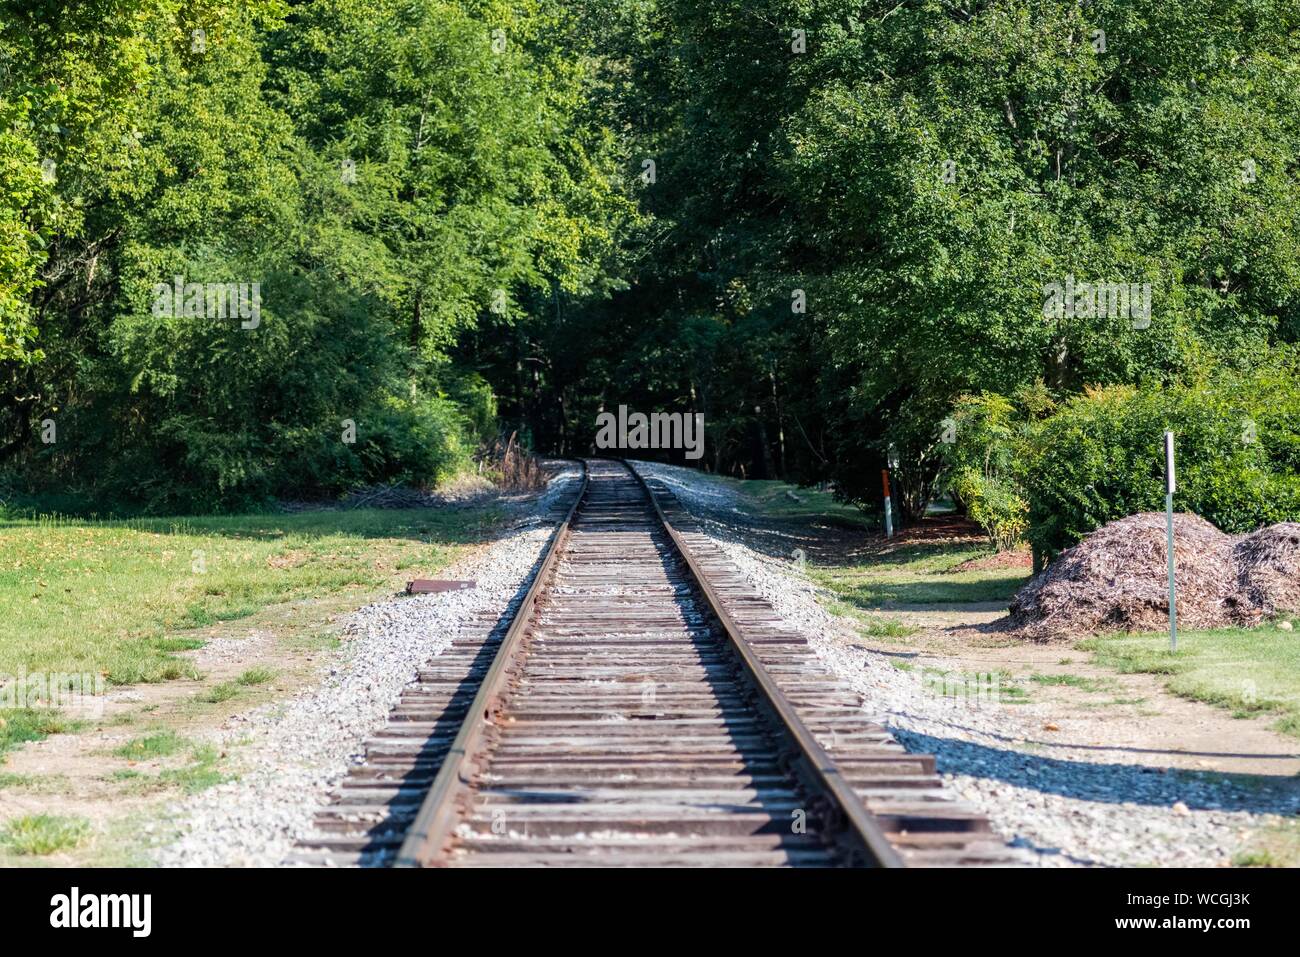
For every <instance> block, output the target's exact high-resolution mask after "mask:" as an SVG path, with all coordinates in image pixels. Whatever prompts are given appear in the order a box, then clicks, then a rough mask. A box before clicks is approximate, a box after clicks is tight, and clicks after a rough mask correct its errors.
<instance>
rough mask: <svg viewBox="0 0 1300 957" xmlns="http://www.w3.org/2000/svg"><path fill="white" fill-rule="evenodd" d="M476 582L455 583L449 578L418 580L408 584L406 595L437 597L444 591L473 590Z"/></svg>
mask: <svg viewBox="0 0 1300 957" xmlns="http://www.w3.org/2000/svg"><path fill="white" fill-rule="evenodd" d="M475 585H476V582H472V581H453V580H452V579H448V578H417V579H415V581H409V582H407V583H406V593H407V594H408V595H435V594H437V593H438V592H443V591H461V590H462V589H465V588H473V587H474V586H475Z"/></svg>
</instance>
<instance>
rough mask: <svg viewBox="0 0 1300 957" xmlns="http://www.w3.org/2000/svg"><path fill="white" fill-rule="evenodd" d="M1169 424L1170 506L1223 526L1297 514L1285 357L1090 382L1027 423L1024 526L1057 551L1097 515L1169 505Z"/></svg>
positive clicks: (1290, 377) (1299, 421)
mask: <svg viewBox="0 0 1300 957" xmlns="http://www.w3.org/2000/svg"><path fill="white" fill-rule="evenodd" d="M1166 429H1168V430H1172V431H1173V432H1174V435H1175V449H1176V454H1177V476H1178V489H1177V494H1176V495H1175V497H1174V507H1175V508H1176V509H1177V510H1179V511H1189V512H1194V513H1195V514H1197V515H1200V516H1202V517H1203V518H1205V519H1207V520H1209V521H1210V522H1213V523H1214V524H1215V525H1217V526H1218V527H1219V528H1221V529H1223V530H1224V531H1226V532H1246V531H1250V530H1253V529H1255V528H1258V527H1260V526H1261V525H1265V524H1271V523H1274V522H1280V521H1288V520H1297V519H1300V476H1298V475H1297V474H1296V473H1297V468H1296V466H1297V458H1298V454H1300V386H1298V385H1297V382H1296V379H1295V375H1294V370H1293V369H1292V368H1291V367H1290V364H1289V363H1287V364H1285V365H1283V364H1280V363H1275V365H1274V367H1272V368H1266V369H1265V370H1264V371H1262V372H1256V373H1253V374H1250V375H1236V374H1232V375H1228V374H1224V375H1220V376H1218V377H1216V378H1215V379H1213V380H1209V381H1203V382H1197V383H1194V384H1190V385H1173V386H1168V387H1163V388H1145V389H1137V388H1133V387H1130V386H1115V387H1111V388H1106V389H1097V390H1091V391H1089V392H1087V393H1086V394H1084V395H1081V396H1078V397H1076V398H1074V399H1071V400H1070V401H1068V402H1066V403H1064V404H1063V405H1062V406H1061V407H1060V408H1059V410H1057V411H1056V412H1055V414H1053V415H1051V416H1050V417H1048V418H1045V419H1043V420H1042V421H1041V422H1038V423H1035V424H1034V425H1033V426H1032V428H1031V438H1030V446H1029V448H1028V450H1027V451H1026V453H1025V454H1024V455H1022V456H1021V457H1020V459H1019V460H1018V463H1017V469H1016V470H1017V472H1018V476H1017V477H1018V480H1019V484H1020V486H1021V487H1022V488H1023V489H1024V490H1025V493H1026V497H1027V498H1028V501H1029V514H1028V522H1029V529H1028V533H1027V537H1028V539H1029V540H1030V542H1031V544H1032V545H1033V546H1034V547H1035V549H1036V550H1039V551H1041V552H1042V553H1044V554H1046V555H1048V556H1050V555H1054V554H1056V553H1058V552H1059V551H1061V550H1062V549H1064V548H1067V547H1069V546H1070V545H1073V544H1074V543H1075V542H1077V541H1078V540H1079V539H1081V538H1082V537H1083V536H1084V535H1086V534H1088V533H1089V532H1091V531H1092V530H1093V529H1095V528H1097V527H1098V526H1100V525H1102V524H1104V523H1106V522H1109V521H1113V520H1115V519H1118V518H1122V517H1124V516H1126V515H1132V514H1134V513H1135V512H1143V511H1157V510H1161V509H1163V507H1164V494H1165V493H1164V447H1163V433H1164V432H1165V430H1166Z"/></svg>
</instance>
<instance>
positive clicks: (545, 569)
mask: <svg viewBox="0 0 1300 957" xmlns="http://www.w3.org/2000/svg"><path fill="white" fill-rule="evenodd" d="M581 464H582V485H581V486H580V487H579V488H578V494H577V496H576V497H575V498H574V500H573V505H571V506H570V507H569V511H568V513H567V514H566V515H565V516H564V521H562V522H561V523H560V524H559V525H558V526H556V529H555V531H554V532H553V533H551V538H550V541H548V542H547V544H546V557H545V558H544V559H542V565H541V567H540V568H539V569H537V574H536V575H535V576H534V577H533V583H532V585H530V586H529V588H528V592H527V594H525V595H524V600H523V601H522V602H520V604H519V609H518V611H516V613H515V617H514V620H513V621H512V622H511V623H510V628H509V630H508V631H507V632H506V634H505V636H504V637H503V638H502V639H501V644H500V646H499V647H498V648H497V653H496V655H495V656H494V657H493V659H492V665H491V667H490V668H489V669H488V672H487V674H486V675H485V676H484V677H483V683H482V684H481V685H480V686H479V689H478V693H477V694H475V696H474V700H473V702H472V703H471V704H470V707H469V711H468V713H467V714H466V717H465V722H464V724H462V725H461V727H460V730H459V731H458V732H457V733H456V737H455V740H453V741H452V744H451V749H450V750H449V751H448V753H447V756H446V758H445V759H444V760H443V762H442V767H441V768H439V769H438V774H437V776H436V777H435V778H434V780H433V784H432V785H430V787H429V793H428V795H427V796H426V797H425V799H424V801H423V802H422V803H421V805H420V810H419V811H418V812H417V813H416V816H415V820H414V821H412V823H411V827H410V830H409V831H408V832H407V834H406V839H405V840H404V841H403V842H402V847H401V850H400V851H398V854H397V860H396V861H394V863H393V866H394V867H427V866H429V865H431V864H437V863H438V862H439V859H440V857H441V855H442V853H443V851H444V849H445V848H446V845H447V840H448V838H449V837H450V836H451V830H452V828H453V827H454V826H455V824H456V814H457V805H458V803H459V801H460V799H461V798H462V797H463V796H464V795H465V794H466V793H467V792H468V791H469V789H470V785H471V782H470V778H471V774H472V772H473V761H474V755H475V753H476V751H477V750H478V746H479V744H480V743H481V742H482V740H483V736H484V734H486V732H487V730H488V726H489V724H490V723H491V720H492V711H493V709H494V708H495V707H496V705H497V702H498V700H499V699H500V697H501V695H502V693H503V692H504V691H505V688H506V684H507V682H508V680H509V676H510V669H511V666H512V665H513V664H514V661H515V659H516V657H517V656H518V654H519V651H520V648H521V645H522V644H523V634H524V631H525V630H526V629H527V626H528V621H529V619H530V618H532V611H533V606H534V604H535V603H536V602H537V599H538V597H539V596H540V595H541V593H542V589H543V587H544V585H545V582H546V579H547V577H548V576H549V574H550V572H551V569H552V568H553V567H554V566H555V561H556V559H557V557H558V556H559V554H560V552H561V551H562V550H563V546H564V541H565V540H566V539H567V538H568V535H569V527H570V525H571V524H572V522H573V516H574V514H576V513H577V511H578V506H580V505H581V504H582V500H583V498H585V497H586V495H587V485H588V481H589V478H590V476H589V473H588V469H587V463H586V462H585V461H584V462H582V463H581Z"/></svg>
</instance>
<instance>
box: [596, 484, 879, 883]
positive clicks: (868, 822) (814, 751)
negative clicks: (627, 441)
mask: <svg viewBox="0 0 1300 957" xmlns="http://www.w3.org/2000/svg"><path fill="white" fill-rule="evenodd" d="M619 461H620V462H621V463H622V464H623V466H624V467H626V468H627V470H628V471H629V472H631V473H632V475H634V476H635V477H636V480H637V482H638V483H639V484H640V486H641V488H642V489H644V490H645V493H646V497H647V498H649V499H650V503H651V505H653V506H654V511H655V515H656V516H658V518H659V521H660V522H661V523H662V525H663V527H664V531H666V532H667V533H668V538H669V539H670V540H671V541H672V544H673V548H674V549H675V550H676V551H677V554H678V556H679V557H680V558H681V559H682V561H684V562H685V563H686V566H687V568H689V569H690V571H691V575H692V576H693V577H694V579H695V583H696V585H697V587H698V588H699V590H700V592H701V594H702V595H703V596H704V598H705V601H707V602H708V605H709V609H710V611H711V612H712V613H713V616H714V617H715V618H716V619H717V620H718V624H719V625H720V626H721V628H722V631H723V632H724V633H725V634H726V636H727V640H728V642H729V643H730V645H731V648H732V650H733V651H734V652H735V653H736V656H737V657H738V658H739V659H740V661H741V664H742V665H743V666H744V669H745V673H746V675H747V677H748V678H749V681H750V683H751V684H752V685H753V686H754V688H755V690H756V691H757V692H758V693H759V696H760V702H761V704H762V706H763V707H764V708H765V709H766V710H767V712H768V714H769V715H770V716H771V717H772V718H773V719H774V720H776V721H777V722H778V724H779V725H780V727H781V728H782V729H783V730H784V731H785V732H786V734H788V735H789V736H790V739H791V740H792V741H793V742H794V744H795V747H796V748H797V753H798V761H797V763H796V769H797V771H798V773H799V774H800V776H801V777H802V778H803V781H804V785H805V786H806V787H808V788H809V789H810V791H811V792H812V793H814V794H820V795H822V796H823V797H825V798H826V799H827V801H828V802H829V804H830V806H831V807H832V808H833V809H834V814H833V815H831V825H830V826H831V827H832V828H834V830H835V833H834V835H833V836H834V837H835V838H836V839H837V840H838V841H839V842H840V843H841V844H843V845H845V846H844V850H845V853H846V856H847V858H848V860H849V861H851V862H854V863H858V864H859V865H865V866H869V867H902V866H903V861H902V858H901V857H899V855H898V851H896V850H895V849H894V846H893V845H892V844H890V843H889V839H888V838H886V837H885V834H884V832H883V831H882V830H881V829H880V825H879V824H877V823H876V820H875V818H874V817H873V816H872V815H871V813H870V812H869V811H868V810H867V809H866V808H865V807H864V806H863V804H862V801H861V800H860V799H859V798H858V796H857V794H856V793H855V792H854V790H853V788H852V786H850V785H849V783H848V782H847V781H845V780H844V775H843V774H842V773H841V772H840V769H839V768H838V767H836V765H835V761H834V760H833V759H832V758H831V756H830V755H829V754H827V753H826V749H825V748H823V747H822V746H821V744H819V743H818V741H817V738H816V736H815V735H814V734H813V733H812V732H811V731H810V730H809V729H808V727H807V725H805V724H804V722H803V719H802V718H801V717H799V712H798V711H797V710H795V707H794V705H792V704H791V703H790V701H789V699H788V698H786V696H785V693H784V692H782V691H781V689H780V688H779V687H777V684H776V682H775V681H774V680H773V679H772V676H771V675H770V674H768V671H767V669H766V668H765V667H763V663H762V662H761V661H759V660H758V656H757V655H755V654H754V652H753V650H752V649H751V648H750V646H749V644H748V642H746V641H745V639H744V636H743V635H742V634H741V631H740V627H739V626H738V625H737V624H736V621H735V619H733V618H732V617H731V614H730V613H729V612H728V611H727V608H726V606H725V605H724V604H723V602H722V598H721V596H719V595H718V593H717V591H716V590H715V589H714V587H713V585H712V584H710V582H709V578H708V576H707V575H706V574H705V572H704V569H702V568H701V567H700V564H699V562H698V561H697V560H696V558H695V556H694V555H693V554H691V550H690V548H689V547H688V546H687V544H686V542H685V541H684V540H683V539H682V536H681V533H680V532H678V531H677V529H675V528H674V527H673V524H672V522H670V521H669V520H668V516H667V515H665V514H664V510H663V507H662V506H661V505H660V504H659V499H658V497H657V496H656V495H655V493H654V491H653V490H652V489H651V488H650V485H649V484H648V483H647V482H646V480H645V477H644V476H642V475H641V473H640V472H638V471H637V470H636V469H635V468H633V467H632V466H631V465H630V464H629V463H628V462H627V461H626V460H623V459H620V460H619ZM837 825H838V826H837Z"/></svg>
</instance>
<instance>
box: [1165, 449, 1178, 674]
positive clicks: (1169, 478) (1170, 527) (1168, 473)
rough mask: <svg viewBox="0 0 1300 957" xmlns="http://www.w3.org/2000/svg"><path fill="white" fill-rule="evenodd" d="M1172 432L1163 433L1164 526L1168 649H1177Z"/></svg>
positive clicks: (1174, 484)
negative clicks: (1167, 561) (1167, 595)
mask: <svg viewBox="0 0 1300 957" xmlns="http://www.w3.org/2000/svg"><path fill="white" fill-rule="evenodd" d="M1175 488H1176V483H1175V481H1174V433H1172V432H1166V433H1165V526H1166V531H1167V535H1166V539H1167V545H1166V548H1165V550H1166V551H1167V552H1168V553H1169V650H1170V651H1177V650H1178V596H1177V589H1176V588H1175V585H1174V489H1175Z"/></svg>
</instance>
